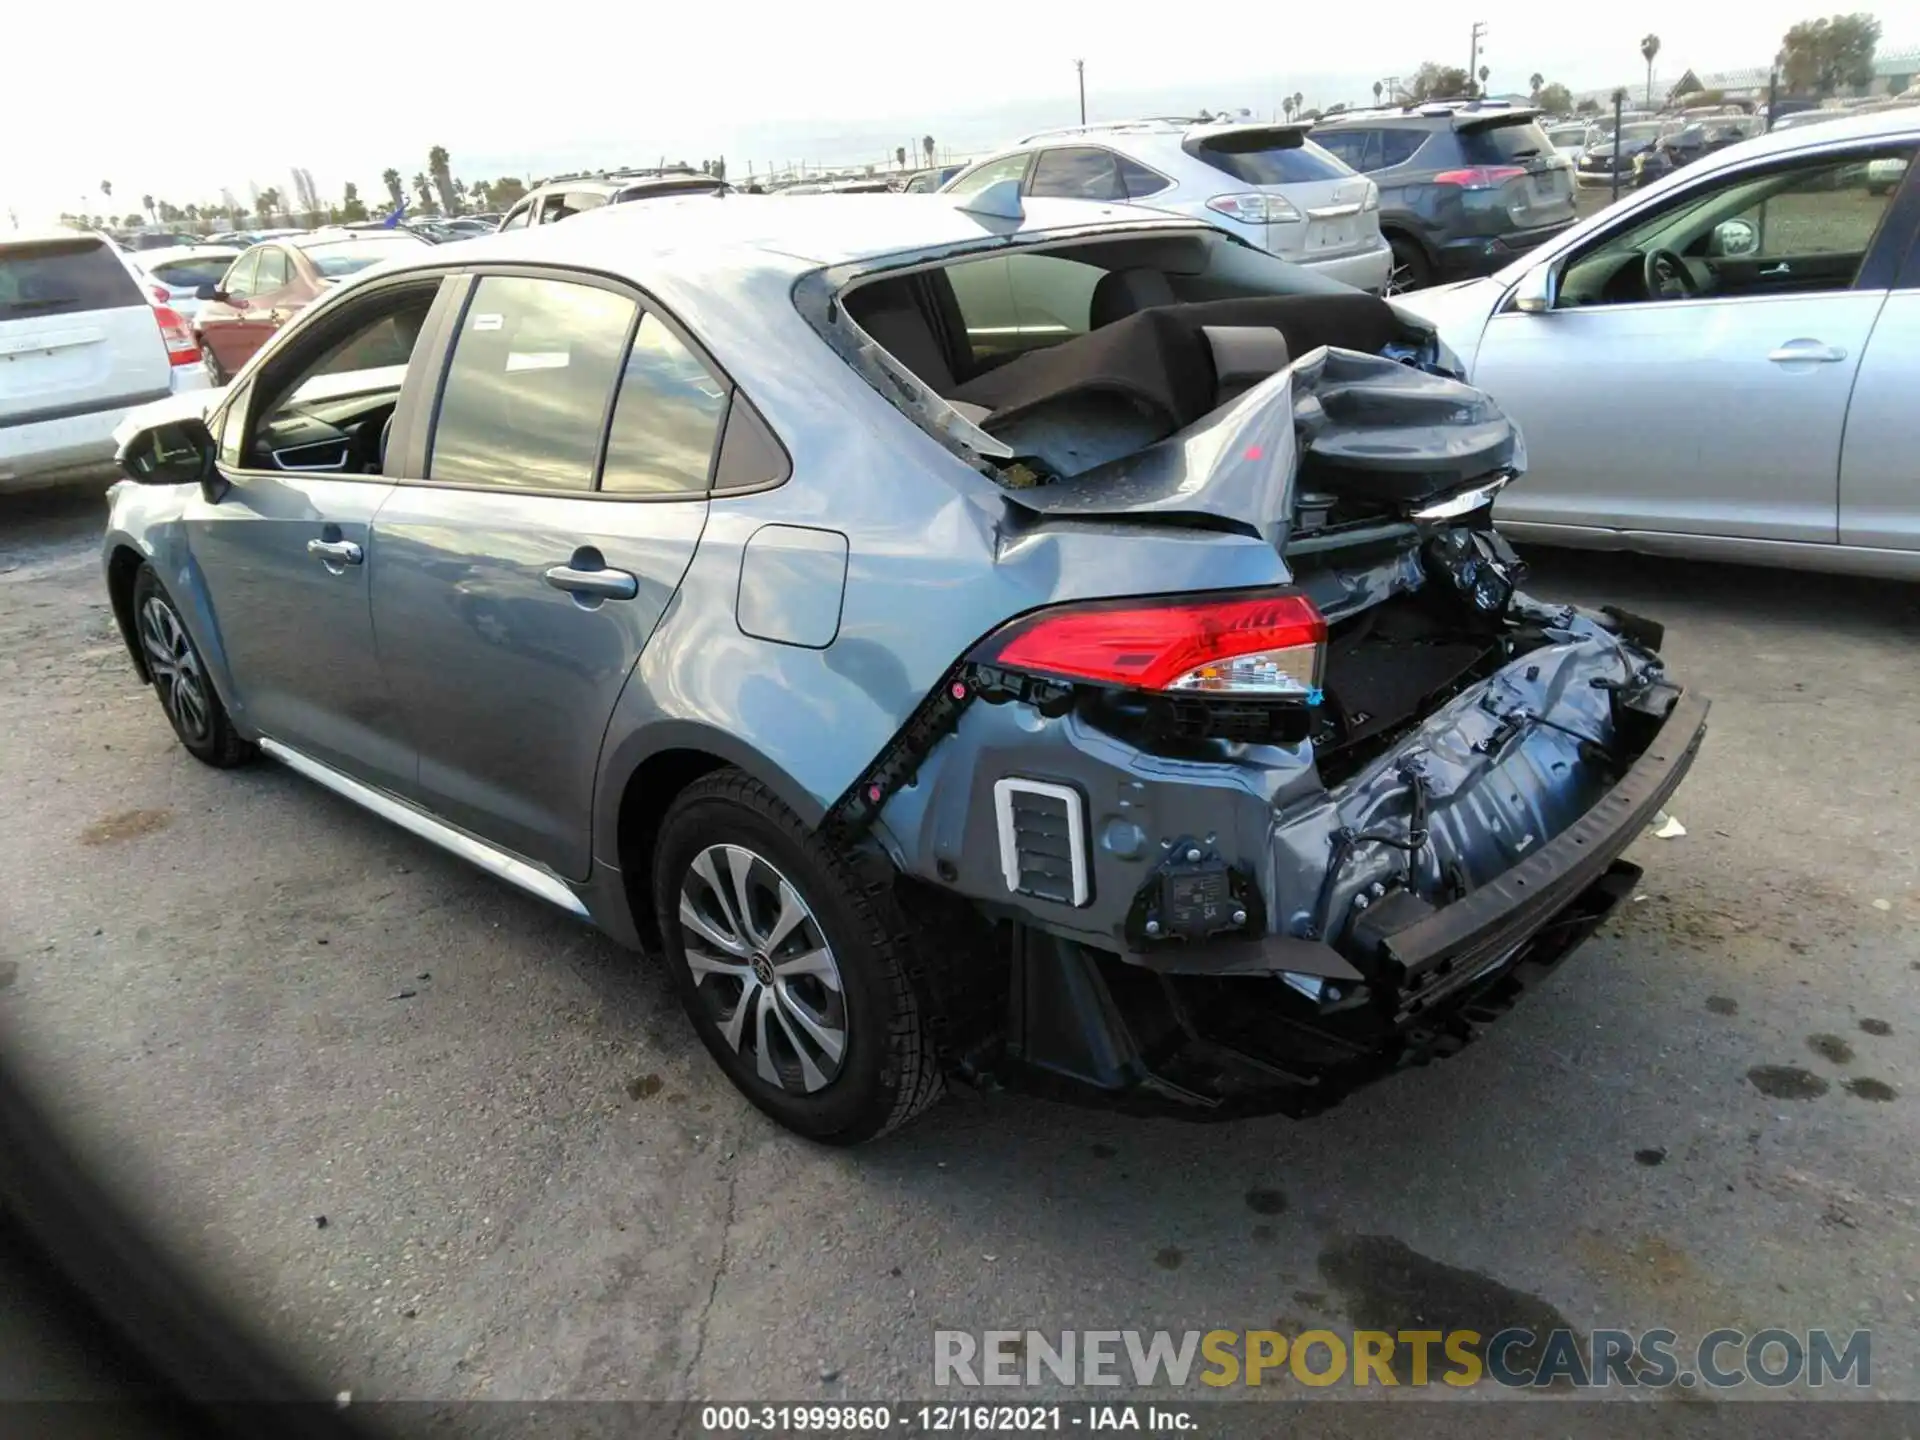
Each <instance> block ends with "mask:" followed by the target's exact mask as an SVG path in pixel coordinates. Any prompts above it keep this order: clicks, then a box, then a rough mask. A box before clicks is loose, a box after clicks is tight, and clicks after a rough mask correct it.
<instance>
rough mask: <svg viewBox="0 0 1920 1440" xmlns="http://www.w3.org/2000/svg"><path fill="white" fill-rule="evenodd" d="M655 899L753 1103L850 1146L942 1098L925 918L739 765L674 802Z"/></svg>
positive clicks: (690, 998)
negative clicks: (925, 980) (924, 948)
mask: <svg viewBox="0 0 1920 1440" xmlns="http://www.w3.org/2000/svg"><path fill="white" fill-rule="evenodd" d="M653 853H654V868H653V876H652V882H653V896H654V907H655V913H656V914H657V915H659V916H660V929H661V938H662V941H663V942H664V948H665V951H666V956H667V963H668V966H669V968H670V969H671V970H672V971H673V975H674V979H675V981H676V982H677V984H678V986H679V989H680V996H681V1000H682V1003H683V1004H684V1005H685V1006H686V1009H687V1014H688V1016H689V1017H690V1018H691V1019H692V1021H693V1025H694V1029H695V1030H696V1031H697V1032H698V1033H699V1036H700V1039H701V1041H702V1043H704V1044H705V1045H706V1047H707V1050H708V1052H709V1053H710V1054H712V1056H713V1058H714V1059H715V1060H716V1061H717V1062H718V1063H719V1065H720V1068H721V1069H722V1070H724V1071H726V1073H727V1078H728V1079H730V1080H732V1081H733V1083H734V1085H735V1086H736V1087H737V1088H738V1089H739V1090H740V1092H741V1093H742V1094H743V1095H745V1096H746V1097H747V1099H749V1100H751V1101H752V1102H753V1103H754V1105H756V1106H758V1107H759V1108H760V1109H761V1110H762V1111H764V1112H765V1113H766V1114H768V1115H769V1116H771V1117H772V1118H773V1119H775V1120H777V1121H778V1122H779V1123H780V1124H782V1125H784V1126H786V1127H787V1128H788V1129H789V1130H792V1131H795V1132H796V1133H798V1134H801V1135H804V1136H806V1137H807V1138H808V1139H811V1140H818V1141H822V1142H824V1143H826V1144H829V1145H857V1144H859V1143H860V1142H861V1141H864V1140H870V1139H873V1138H874V1137H875V1136H878V1135H883V1134H885V1133H886V1132H887V1131H889V1130H892V1129H895V1128H897V1127H898V1126H900V1125H903V1124H905V1123H906V1122H907V1121H908V1120H911V1119H912V1118H913V1117H914V1116H916V1115H918V1114H919V1113H920V1112H921V1111H923V1110H925V1109H926V1108H927V1107H928V1106H930V1105H931V1104H932V1103H933V1102H934V1101H935V1100H936V1099H938V1098H939V1096H940V1093H941V1090H942V1088H943V1076H942V1072H941V1067H940V1063H939V1059H938V1055H937V1052H936V1047H935V1045H934V1043H933V1040H932V1033H933V1029H934V1027H933V1025H932V1024H931V1023H930V1022H931V1018H932V1017H931V1014H930V1006H929V1004H928V997H927V996H925V995H924V994H922V993H921V989H920V987H919V986H917V985H916V984H915V983H914V975H915V973H916V972H917V971H919V970H920V969H921V968H922V966H921V963H920V961H921V956H920V954H919V952H918V949H917V946H918V944H919V937H918V935H917V934H916V927H915V925H914V924H913V922H912V921H911V920H910V919H909V918H908V917H907V915H906V914H905V913H904V912H903V911H902V910H901V908H900V905H899V902H898V900H897V898H896V896H895V892H894V885H893V876H892V874H891V872H890V871H889V872H888V873H886V874H885V875H879V874H867V873H863V870H862V867H861V865H860V864H859V863H858V862H857V861H856V860H855V859H854V858H853V857H851V856H849V855H847V854H845V853H844V852H842V851H841V850H840V849H839V848H838V847H837V846H835V845H833V844H832V843H830V842H829V841H827V840H826V839H824V838H823V837H822V836H820V835H819V834H817V833H816V832H814V831H812V830H810V829H808V828H807V826H806V825H805V824H804V823H803V822H802V821H801V820H800V818H799V817H798V816H797V815H795V814H794V813H793V812H792V811H791V810H789V809H788V808H787V807H786V806H785V805H783V804H782V803H781V802H780V800H779V799H778V798H776V797H775V796H774V795H773V793H772V792H771V791H769V790H767V789H766V788H765V787H764V786H762V785H760V784H759V783H758V782H757V781H755V780H752V779H751V778H749V777H748V776H746V775H744V774H742V773H741V772H740V771H738V770H733V769H725V770H719V771H716V772H714V773H713V774H711V775H708V776H706V777H704V778H702V779H700V780H697V781H695V782H694V783H693V784H692V785H690V786H688V787H687V788H686V789H685V790H684V791H682V792H681V794H680V795H679V796H678V797H677V798H676V799H675V800H674V802H673V804H672V806H671V807H670V808H669V809H668V811H667V815H666V818H665V820H664V821H662V823H661V826H660V833H659V836H658V839H657V841H656V843H655V845H654V851H653Z"/></svg>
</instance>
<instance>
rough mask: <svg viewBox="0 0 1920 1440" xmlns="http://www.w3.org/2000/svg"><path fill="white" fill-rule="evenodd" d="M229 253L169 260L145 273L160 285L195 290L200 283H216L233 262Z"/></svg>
mask: <svg viewBox="0 0 1920 1440" xmlns="http://www.w3.org/2000/svg"><path fill="white" fill-rule="evenodd" d="M233 261H234V257H233V256H231V255H214V256H211V257H210V258H208V259H205V260H169V261H168V262H167V263H166V264H164V265H156V266H154V267H153V269H151V270H149V271H148V272H147V273H148V274H149V275H151V276H153V278H154V279H156V280H158V281H159V282H160V283H161V284H162V285H171V286H173V287H174V288H175V289H176V290H195V289H198V288H199V287H200V286H202V285H218V284H219V283H220V277H221V276H222V275H224V274H226V273H227V267H228V266H229V265H231V264H233Z"/></svg>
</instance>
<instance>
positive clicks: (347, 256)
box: [301, 234, 426, 280]
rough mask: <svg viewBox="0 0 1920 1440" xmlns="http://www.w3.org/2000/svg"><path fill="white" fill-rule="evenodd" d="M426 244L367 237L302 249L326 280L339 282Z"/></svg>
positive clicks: (412, 238)
mask: <svg viewBox="0 0 1920 1440" xmlns="http://www.w3.org/2000/svg"><path fill="white" fill-rule="evenodd" d="M425 243H426V242H425V241H423V240H421V239H420V238H419V237H418V236H416V235H399V234H395V235H381V236H373V235H363V236H356V237H355V238H354V239H352V240H329V241H327V242H325V243H324V244H320V245H305V246H302V247H301V248H302V250H303V251H304V252H305V253H306V257H307V259H308V260H310V261H312V262H313V268H314V269H316V270H318V271H319V272H320V276H321V278H322V279H324V280H338V279H340V278H341V277H342V276H345V275H351V274H353V273H354V272H355V271H358V270H364V269H366V268H367V267H368V266H369V265H378V264H379V263H380V262H381V261H382V260H392V259H395V258H396V257H398V256H401V255H405V254H406V253H407V252H408V251H409V250H412V249H414V248H415V247H417V246H420V245H423V244H425Z"/></svg>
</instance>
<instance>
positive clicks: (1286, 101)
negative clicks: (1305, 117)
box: [1280, 95, 1293, 120]
mask: <svg viewBox="0 0 1920 1440" xmlns="http://www.w3.org/2000/svg"><path fill="white" fill-rule="evenodd" d="M1280 113H1281V114H1282V115H1284V116H1286V117H1287V119H1289V120H1291V119H1293V97H1292V96H1291V95H1282V96H1281V97H1280Z"/></svg>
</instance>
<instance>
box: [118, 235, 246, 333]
mask: <svg viewBox="0 0 1920 1440" xmlns="http://www.w3.org/2000/svg"><path fill="white" fill-rule="evenodd" d="M240 254H241V250H240V247H239V246H238V245H176V246H174V247H173V248H171V249H167V250H145V251H136V252H135V253H134V254H132V255H129V256H127V260H128V261H129V263H131V264H132V265H133V266H134V267H135V268H136V269H138V270H139V271H140V273H141V276H142V278H143V279H144V280H145V282H146V285H147V293H148V295H149V296H150V297H151V298H152V300H153V303H154V304H156V305H165V306H167V307H168V308H169V309H171V310H174V311H176V312H178V313H179V314H180V315H182V316H183V317H185V318H186V319H187V320H188V321H189V322H191V321H192V319H193V317H194V316H195V315H197V314H198V313H199V311H200V300H199V298H198V297H197V296H196V295H195V294H194V292H195V291H196V290H198V289H199V288H200V287H201V286H202V285H218V284H219V283H220V277H221V276H223V275H225V274H226V273H227V269H228V267H229V266H231V265H232V264H233V262H234V261H235V260H237V259H239V258H240Z"/></svg>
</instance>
